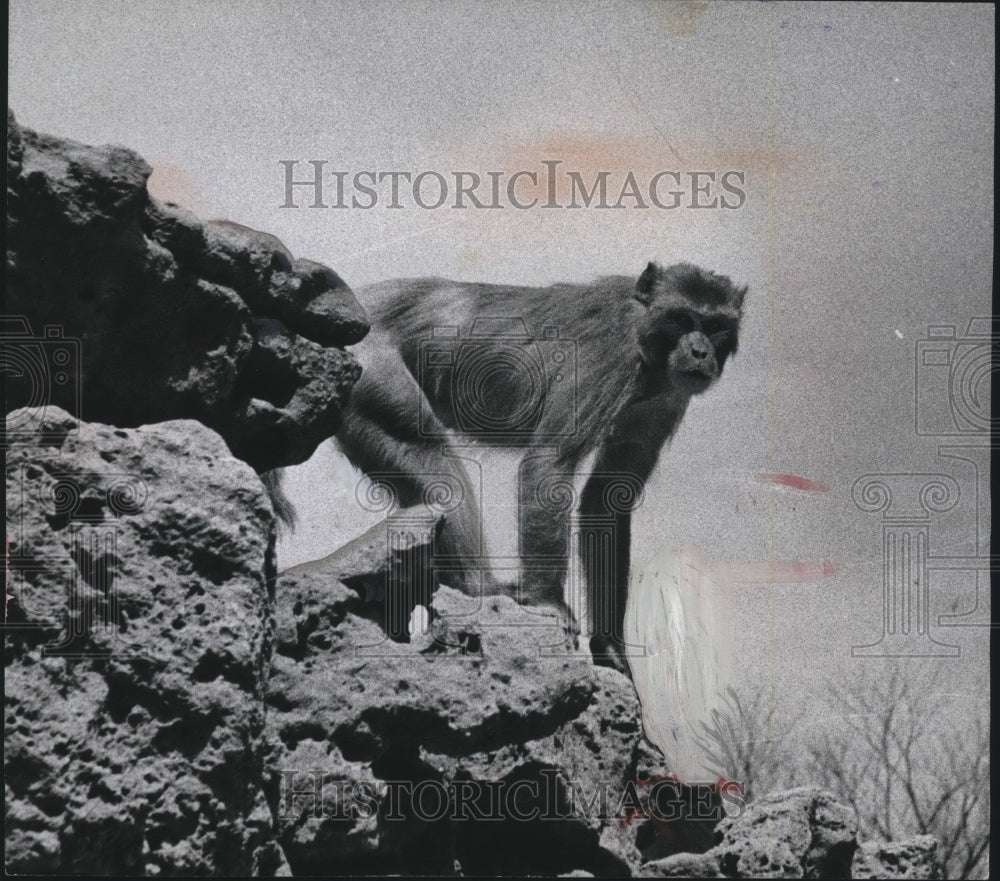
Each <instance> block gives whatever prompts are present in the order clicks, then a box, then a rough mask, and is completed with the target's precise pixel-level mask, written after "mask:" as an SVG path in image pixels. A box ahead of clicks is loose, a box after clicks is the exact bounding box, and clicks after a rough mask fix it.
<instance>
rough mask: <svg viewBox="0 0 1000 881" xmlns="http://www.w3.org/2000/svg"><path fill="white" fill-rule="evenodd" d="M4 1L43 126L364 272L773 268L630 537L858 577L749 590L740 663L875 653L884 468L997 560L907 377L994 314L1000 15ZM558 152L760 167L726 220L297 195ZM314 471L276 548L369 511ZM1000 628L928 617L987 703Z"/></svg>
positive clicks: (762, 669)
mask: <svg viewBox="0 0 1000 881" xmlns="http://www.w3.org/2000/svg"><path fill="white" fill-rule="evenodd" d="M10 11H11V16H10V49H9V74H10V85H9V103H10V106H11V107H12V108H13V110H14V112H15V113H16V115H17V117H18V119H19V121H20V122H21V123H22V124H23V125H26V126H28V127H31V128H35V129H38V130H41V131H45V132H48V133H51V134H57V135H62V136H68V137H72V138H75V139H77V140H81V141H84V142H89V143H105V142H114V143H119V144H124V145H126V146H129V147H131V148H134V149H135V150H137V151H138V152H139V153H141V154H142V155H143V156H144V157H145V158H146V159H147V160H148V161H149V162H150V163H151V164H152V165H153V167H154V175H153V178H152V180H151V183H150V187H151V189H152V190H153V191H154V193H156V194H157V195H159V196H160V197H162V198H169V199H173V200H176V201H178V202H181V203H182V204H185V205H188V206H189V207H191V208H193V209H194V210H195V211H197V212H199V213H200V214H201V215H202V216H205V217H226V218H229V219H232V220H235V221H238V222H240V223H244V224H247V225H249V226H253V227H256V228H260V229H263V230H266V231H268V232H271V233H274V234H276V235H278V236H279V237H280V238H281V239H282V240H283V241H284V242H285V243H286V244H287V245H288V246H289V247H290V248H291V250H292V251H293V252H294V253H296V254H297V255H299V256H303V257H309V258H311V259H315V260H319V261H322V262H325V263H327V264H329V265H330V266H332V267H333V268H334V269H336V270H337V271H338V272H339V273H340V274H341V275H342V276H343V277H344V279H345V280H346V281H347V282H348V283H349V284H351V285H352V286H354V287H355V288H357V287H361V286H362V285H364V284H366V283H368V282H372V281H375V280H378V279H382V278H388V277H396V276H414V275H440V276H446V277H452V278H461V279H468V280H485V281H492V282H508V283H519V284H547V283H550V282H554V281H585V280H587V279H589V278H592V277H594V276H597V275H604V274H613V273H623V274H628V275H637V274H638V273H639V272H640V271H641V269H642V268H643V266H644V265H645V263H646V261H647V260H649V259H654V258H655V259H660V260H664V261H667V262H670V261H674V260H680V259H684V260H691V261H694V262H697V263H701V264H703V265H705V266H708V267H710V268H713V269H716V270H719V271H722V272H725V273H727V274H729V275H731V276H732V277H733V278H734V279H736V280H738V281H740V282H742V283H746V284H749V285H750V294H749V296H748V300H747V315H746V319H745V330H744V333H743V336H742V343H741V351H740V352H739V354H738V356H737V357H736V358H735V360H734V361H733V362H732V363H731V364H730V365H729V366H728V367H727V375H726V376H725V377H724V378H723V381H722V382H721V384H720V385H719V387H718V388H716V389H714V390H713V391H712V392H711V393H710V394H708V395H706V396H705V397H704V398H702V399H700V400H698V401H697V402H696V403H695V404H694V405H693V406H692V408H691V411H690V412H689V415H688V417H687V419H686V421H685V424H684V425H683V427H682V429H681V431H680V432H679V434H678V436H677V438H676V440H675V442H674V444H673V447H672V449H671V450H670V451H669V453H668V454H667V456H666V457H665V459H664V462H663V466H662V467H661V469H660V471H659V472H658V474H657V476H656V477H655V478H654V480H653V481H652V483H651V485H650V488H649V492H648V493H647V501H646V503H645V506H644V507H643V509H642V510H641V511H640V512H639V514H638V516H637V535H636V544H637V551H638V556H639V557H640V558H641V557H642V556H643V555H649V554H652V553H655V551H656V549H657V548H659V547H661V546H662V545H663V543H665V542H668V543H679V542H681V541H690V542H693V543H694V544H696V545H697V546H698V547H700V548H701V549H702V551H703V552H704V553H705V554H706V555H708V556H709V557H711V558H714V559H726V560H729V561H731V562H733V563H735V564H744V563H746V564H753V563H760V562H765V561H770V560H778V561H792V562H795V561H798V562H814V561H827V562H832V563H835V564H837V565H838V566H839V567H840V568H839V570H838V572H837V574H835V575H833V576H831V577H827V578H823V579H821V580H817V581H813V582H808V583H799V584H796V583H789V584H778V585H769V584H757V585H754V586H747V587H746V588H745V589H744V590H743V591H742V592H741V593H740V595H739V597H738V598H737V612H738V614H737V615H736V616H735V620H736V626H735V631H734V634H733V640H734V643H733V645H734V648H735V651H736V653H737V655H738V657H739V658H740V659H741V660H740V671H741V672H740V675H741V676H742V677H744V678H745V679H748V680H754V681H770V682H773V683H775V684H776V685H777V686H778V688H779V690H780V691H782V692H788V693H797V694H798V693H809V692H811V691H813V690H814V689H815V688H816V687H817V683H819V682H821V681H822V679H823V677H824V676H827V675H830V674H835V675H861V674H862V673H864V672H865V671H870V670H877V668H878V664H879V663H880V662H879V661H877V660H867V661H859V660H852V659H851V658H850V657H849V649H850V645H851V644H853V643H857V642H874V641H875V640H877V638H878V635H879V632H880V624H879V615H880V609H881V603H882V587H881V585H882V582H881V544H880V543H881V535H882V533H881V528H882V527H881V520H880V515H879V514H877V513H863V512H862V511H860V510H859V509H858V508H857V507H856V505H855V504H854V502H853V501H852V499H851V487H852V484H853V483H854V481H855V480H856V479H857V478H858V477H860V476H861V475H863V474H866V473H871V472H914V471H918V472H926V473H937V472H944V473H947V474H950V475H952V476H953V477H954V479H955V480H956V481H958V484H959V486H960V488H961V499H960V501H959V503H958V504H957V505H956V507H955V508H954V509H952V511H950V512H948V513H947V514H942V515H935V516H934V519H933V520H932V526H931V554H932V555H934V554H937V555H949V556H970V555H975V554H976V537H975V536H976V534H975V528H976V517H977V505H976V498H975V487H976V485H975V480H974V476H975V475H974V471H973V470H972V468H971V466H963V465H961V463H956V461H954V460H950V461H949V460H945V459H942V458H941V457H940V456H938V455H937V449H938V445H939V444H940V443H942V442H945V441H948V440H949V438H947V437H930V436H919V435H918V434H917V433H916V431H915V427H914V426H915V423H914V418H915V413H914V406H915V388H916V385H915V383H916V382H917V381H918V379H919V380H920V381H921V382H923V381H931V380H927V379H921V377H920V376H918V375H917V368H916V360H915V345H916V342H917V340H919V339H921V338H922V337H923V336H924V335H925V334H926V331H927V326H928V325H929V324H951V325H956V326H957V327H958V328H959V330H958V333H959V335H961V334H962V333H963V332H964V330H965V327H966V325H967V324H968V321H969V319H970V318H972V317H974V316H977V315H988V314H989V311H990V290H991V284H992V268H991V267H992V240H993V229H992V212H993V197H992V193H993V125H994V110H993V105H994V84H993V79H994V63H995V59H994V47H993V41H994V10H993V8H992V7H991V6H985V5H974V4H952V5H943V6H931V5H916V4H900V5H867V4H861V3H850V4H825V3H810V4H803V5H798V4H794V3H781V4H771V3H759V2H753V3H727V4H721V3H711V4H701V3H666V2H662V3H661V2H648V3H638V2H637V3H618V2H615V3H575V2H574V3H560V2H534V3H525V2H511V0H504V2H495V3H491V2H478V3H468V4H461V3H445V2H439V3H433V2H419V3H418V2H391V3H389V2H386V3H382V2H357V3H328V2H319V0H316V2H296V3H290V2H285V3H283V2H278V0H260V2H256V0H212V2H208V0H202V2H190V0H188V2H180V0H173V2H170V3H127V2H110V0H86V2H66V0H64V2H44V0H30V2H28V0H14V2H12V3H11V7H10ZM546 159H549V160H561V161H562V162H563V163H564V165H563V166H562V168H563V169H564V170H570V169H577V170H579V171H580V172H581V173H582V174H583V175H584V177H587V178H588V179H590V178H593V176H594V174H595V173H596V172H597V171H598V170H602V169H603V170H610V171H611V172H612V178H613V180H615V181H617V182H620V181H621V180H622V179H623V178H624V176H625V175H626V174H627V173H628V172H629V171H632V172H634V174H635V175H636V176H637V178H638V179H640V180H648V179H649V178H650V177H651V176H652V175H653V174H655V173H656V172H658V171H662V170H672V171H678V172H681V173H682V174H687V173H688V172H691V171H699V170H709V171H716V172H720V173H721V172H724V171H727V170H737V171H740V172H742V173H743V174H744V175H745V187H744V190H745V193H746V199H745V203H744V204H743V205H742V206H741V207H739V208H737V209H732V210H724V209H721V208H717V209H710V210H695V209H690V208H684V207H682V208H680V209H677V210H659V209H656V208H654V207H650V208H646V209H640V208H637V207H629V208H626V209H624V210H600V209H583V210H575V211H573V210H544V209H542V208H534V209H532V210H526V211H519V210H516V209H513V208H507V209H504V210H457V209H452V208H449V207H442V208H440V209H435V210H424V209H421V208H419V207H417V206H414V205H412V204H409V205H408V206H407V207H404V208H403V209H400V210H393V209H390V208H388V207H386V204H385V202H384V200H383V201H382V202H380V203H379V204H378V205H377V206H375V207H374V208H371V209H368V210H365V209H361V208H357V209H355V208H348V209H345V210H334V209H312V208H309V207H300V208H298V209H290V208H282V207H281V206H282V204H283V202H284V199H285V196H284V170H283V167H282V165H281V164H280V163H281V162H282V160H297V161H298V162H299V163H301V165H299V166H297V168H298V171H297V172H296V173H297V174H299V175H300V176H304V175H305V174H306V172H307V171H308V166H307V165H306V164H305V163H306V162H307V161H309V160H325V161H326V162H327V166H325V167H326V169H327V170H330V171H332V170H339V171H344V172H347V173H348V178H350V177H351V176H353V174H354V173H356V172H359V171H364V170H376V171H389V170H399V171H410V172H411V173H413V174H417V173H419V172H421V171H426V170H436V171H438V172H440V173H442V174H445V175H446V176H447V175H450V174H451V173H452V172H453V171H457V170H468V171H474V172H477V173H479V174H480V175H482V176H484V177H485V175H486V173H487V172H489V171H491V170H503V171H505V172H506V173H507V174H511V173H513V172H514V171H516V170H520V169H527V170H534V171H541V170H542V166H541V164H540V163H541V162H542V160H546ZM612 189H614V185H612ZM300 201H301V203H302V204H303V206H305V205H306V204H308V202H309V200H308V199H306V198H305V197H304V196H303V197H302V199H301V200H300ZM630 205H631V203H630ZM956 345H958V344H957V343H956ZM938 369H939V370H940V367H939V368H938ZM945 371H946V372H947V368H945ZM927 375H928V374H926V373H925V374H924V377H926V376H927ZM942 388H947V382H945V384H944V386H942ZM979 390H980V392H982V387H981V386H980V389H979ZM938 405H939V406H942V404H941V399H940V397H939V399H938ZM952 439H953V438H952ZM966 439H967V440H968V441H969V442H972V443H976V442H980V443H981V442H982V437H981V435H975V434H974V433H973V434H971V435H969V436H967V437H966ZM320 458H321V459H322V461H319V460H317V461H316V462H314V463H312V465H311V466H304V467H303V468H300V469H297V471H296V473H294V474H293V475H292V486H293V491H294V492H295V493H297V495H298V499H299V501H300V503H301V504H303V505H304V506H305V507H306V509H307V511H308V512H309V515H308V517H307V520H308V521H309V522H307V524H306V526H305V527H304V528H303V530H302V531H301V532H300V534H299V535H298V537H296V538H295V539H294V540H293V541H292V542H290V543H289V542H286V543H284V544H283V545H282V553H283V559H282V560H281V563H282V565H290V564H291V563H294V562H298V561H301V560H302V559H306V558H309V557H312V556H320V555H323V554H326V553H329V552H330V551H331V550H333V549H334V547H335V546H336V544H337V542H338V541H339V540H340V538H341V537H342V536H341V533H340V532H339V531H338V530H340V529H342V528H345V524H346V527H348V528H349V526H350V524H352V523H360V519H356V518H354V515H353V514H351V513H350V512H348V511H346V510H345V508H344V506H343V502H342V494H338V493H340V492H341V491H340V490H337V489H336V488H335V487H332V486H331V488H330V489H329V490H327V489H326V488H320V489H318V488H317V487H325V475H326V474H327V473H328V471H329V469H330V467H331V466H330V463H329V460H330V458H331V457H330V456H329V455H327V454H326V452H324V454H323V455H322V456H321V457H320ZM761 473H791V474H795V475H798V476H801V477H804V478H807V479H808V480H811V481H814V482H816V483H819V484H822V485H823V486H825V487H827V488H828V490H829V491H828V492H805V491H801V490H794V489H789V488H783V487H774V486H771V485H768V484H766V483H763V482H761V480H760V478H759V475H760V474H761ZM981 501H982V500H981ZM981 510H983V511H986V510H988V506H986V507H983V508H982V509H981ZM330 523H334V524H336V525H337V528H334V529H331V528H330V527H329V526H328V524H330ZM979 528H980V530H981V531H982V532H984V534H985V533H988V529H989V523H988V520H986V521H985V522H984V520H983V519H982V516H981V515H980V520H979ZM973 567H974V564H970V569H969V572H964V573H963V572H959V573H957V574H955V573H953V574H951V575H948V576H947V579H946V578H945V577H944V576H940V577H938V578H937V580H934V579H932V581H931V587H932V603H933V608H934V609H935V611H936V612H937V611H941V610H944V609H952V608H953V609H957V610H959V611H962V610H967V609H971V608H972V607H973V606H974V605H975V595H976V587H975V581H974V576H973V575H972V574H970V573H971V571H972V568H973ZM986 599H987V598H986V597H981V600H982V601H986ZM973 618H974V619H975V620H979V621H982V620H983V616H982V615H978V616H973ZM987 634H988V631H987V630H985V629H983V628H981V627H980V628H969V627H962V628H953V629H951V630H949V631H948V632H947V633H944V634H941V633H940V632H939V633H938V636H939V638H941V639H942V640H943V641H946V642H949V643H954V644H958V645H960V646H961V649H962V656H961V658H960V659H957V660H954V661H942V663H944V664H947V665H949V669H951V670H952V671H953V672H954V681H955V683H956V684H957V686H958V687H959V688H966V687H967V688H968V693H969V695H970V698H972V699H985V691H984V689H985V684H984V683H985V682H986V673H987V672H988V671H987V666H986V665H987V657H988V656H987V645H988V643H987Z"/></svg>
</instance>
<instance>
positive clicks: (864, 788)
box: [805, 661, 990, 878]
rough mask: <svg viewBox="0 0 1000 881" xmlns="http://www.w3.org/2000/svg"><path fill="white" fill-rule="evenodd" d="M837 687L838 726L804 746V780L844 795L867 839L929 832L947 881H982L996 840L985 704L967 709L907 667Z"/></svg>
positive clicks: (924, 672)
mask: <svg viewBox="0 0 1000 881" xmlns="http://www.w3.org/2000/svg"><path fill="white" fill-rule="evenodd" d="M910 663H911V666H910V667H909V668H908V669H904V668H903V667H902V666H900V664H898V663H895V664H890V665H887V666H886V667H885V668H884V675H883V676H882V677H880V678H878V679H873V678H867V679H864V680H857V681H854V682H852V683H850V684H847V685H836V684H834V685H831V687H830V695H829V704H830V707H831V710H832V711H833V712H834V713H835V714H836V715H835V717H834V718H835V719H836V720H837V723H838V724H835V725H831V724H826V725H824V728H823V731H822V732H821V733H820V734H819V735H818V736H817V737H815V738H809V740H808V741H807V742H806V743H805V748H806V751H807V754H808V759H807V763H806V767H807V770H808V776H809V777H811V778H812V780H814V781H815V782H816V783H819V784H820V785H824V786H827V787H829V788H830V789H833V790H834V791H835V792H837V793H839V794H840V795H842V796H843V797H844V798H846V799H847V800H848V801H849V802H850V804H851V805H852V806H853V807H854V809H855V810H856V812H857V815H858V822H859V826H860V830H861V834H862V835H863V836H868V837H873V838H882V839H885V840H886V841H892V840H894V839H899V838H905V837H907V836H910V835H915V834H928V835H933V836H934V837H935V838H937V840H938V842H939V843H940V849H939V851H938V859H939V861H940V863H941V867H942V871H943V873H944V877H945V878H985V877H987V863H988V858H989V843H990V818H989V786H990V755H989V720H988V716H987V713H988V701H985V702H984V701H980V702H979V703H978V705H976V706H974V707H973V708H972V709H971V711H970V709H969V707H968V704H966V705H965V706H963V705H962V703H961V701H958V700H956V698H957V697H961V696H957V695H954V694H949V693H947V692H946V690H945V689H943V688H942V687H941V682H940V676H939V668H937V667H935V666H933V665H931V666H928V665H927V664H926V663H921V662H918V661H911V662H910Z"/></svg>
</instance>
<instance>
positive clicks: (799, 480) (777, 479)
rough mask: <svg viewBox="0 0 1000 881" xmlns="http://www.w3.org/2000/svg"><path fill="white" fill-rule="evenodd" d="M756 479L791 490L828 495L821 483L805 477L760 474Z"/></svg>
mask: <svg viewBox="0 0 1000 881" xmlns="http://www.w3.org/2000/svg"><path fill="white" fill-rule="evenodd" d="M757 479H758V480H759V481H760V482H761V483H770V484H772V485H774V486H787V487H790V488H791V489H800V490H802V491H803V492H810V493H828V492H829V491H830V488H829V487H828V486H823V484H822V483H817V482H816V481H815V480H809V478H807V477H799V476H798V475H797V474H771V473H768V472H761V473H760V474H758V475H757Z"/></svg>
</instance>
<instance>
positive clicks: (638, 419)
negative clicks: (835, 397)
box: [336, 262, 747, 675]
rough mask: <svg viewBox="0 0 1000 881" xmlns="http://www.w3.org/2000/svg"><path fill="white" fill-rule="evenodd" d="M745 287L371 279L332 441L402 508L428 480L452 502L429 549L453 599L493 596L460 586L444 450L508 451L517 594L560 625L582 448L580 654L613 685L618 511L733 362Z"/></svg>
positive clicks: (465, 546) (671, 280) (455, 476)
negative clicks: (476, 445) (352, 379)
mask: <svg viewBox="0 0 1000 881" xmlns="http://www.w3.org/2000/svg"><path fill="white" fill-rule="evenodd" d="M746 292H747V287H746V286H743V287H740V286H738V285H736V284H734V283H733V282H732V281H731V280H730V279H729V278H728V277H726V276H723V275H719V274H716V273H714V272H710V271H707V270H704V269H701V268H699V267H697V266H694V265H692V264H689V263H678V264H675V265H671V266H667V267H664V266H663V265H661V264H660V263H656V262H650V263H649V264H648V265H647V266H646V268H645V270H644V271H643V272H642V273H641V274H640V276H639V278H638V280H637V281H635V280H634V277H632V278H629V277H625V276H609V277H604V278H599V279H597V280H596V281H594V282H592V283H590V284H583V285H580V284H555V285H552V286H549V287H544V288H534V287H514V286H504V285H489V284H478V283H460V282H452V281H447V280H444V279H440V278H418V279H403V280H398V281H392V282H386V283H379V284H376V285H374V286H372V287H370V288H368V289H367V290H366V291H359V299H361V300H362V301H363V302H365V301H366V300H367V301H369V302H372V303H374V304H375V305H374V306H373V307H372V308H371V310H370V311H371V312H372V332H371V334H370V336H369V338H368V340H366V341H365V344H363V345H362V346H361V347H359V348H358V350H357V354H358V357H359V360H360V361H361V363H362V374H361V378H360V379H359V380H358V382H357V384H356V386H355V387H354V389H353V391H352V393H351V396H350V399H349V402H348V404H347V407H346V409H345V411H344V413H343V421H342V425H341V428H340V429H339V431H338V433H337V435H336V439H337V443H338V445H339V447H340V449H341V450H342V451H343V453H344V454H346V456H347V457H348V459H349V460H350V461H351V462H352V463H353V464H354V465H355V466H357V467H358V468H359V469H360V470H361V471H363V472H365V473H366V474H368V475H370V476H374V477H375V478H376V479H377V480H378V481H381V482H384V483H386V484H389V485H390V486H391V488H392V490H393V491H394V492H395V494H396V497H397V500H398V502H399V504H400V505H401V506H403V507H405V506H409V505H412V504H416V503H419V502H420V501H421V500H426V498H427V496H428V494H429V493H431V494H432V493H433V492H434V489H435V484H438V485H440V484H441V482H442V481H443V482H444V483H446V484H448V490H449V492H450V493H451V494H453V495H455V496H457V497H461V498H464V499H465V500H466V502H465V503H463V504H461V505H459V506H458V507H457V508H456V509H455V510H454V511H453V512H450V513H448V514H447V515H446V518H445V522H444V524H443V528H442V531H441V534H440V543H439V547H438V548H437V555H438V559H440V560H443V561H450V564H449V566H450V569H451V575H450V576H448V577H451V578H452V581H454V582H455V585H454V586H457V587H458V588H459V589H462V590H466V591H467V592H469V593H473V592H475V591H476V590H486V591H487V592H492V591H493V590H495V589H496V585H494V584H491V583H490V582H489V577H488V575H486V576H484V575H482V574H481V573H480V576H479V577H478V578H472V577H470V575H471V574H472V573H473V570H476V569H477V568H482V567H481V566H480V567H477V560H478V559H479V558H480V557H481V535H480V526H479V518H478V512H477V511H476V510H475V506H474V504H473V503H472V501H471V485H470V481H469V478H468V473H467V472H466V470H465V469H464V467H463V466H462V464H461V461H460V459H459V458H457V457H456V456H455V454H454V453H455V450H454V447H453V444H454V441H455V439H456V438H460V439H472V440H474V441H475V442H485V443H489V444H495V445H501V446H508V447H516V448H520V449H521V450H522V451H523V455H522V457H521V465H520V472H519V490H518V493H519V494H518V504H519V517H518V519H519V526H518V546H519V555H520V559H521V566H522V577H521V583H520V585H518V592H517V596H516V599H517V600H518V601H519V602H521V603H524V604H527V605H532V606H539V607H545V608H546V609H547V610H551V611H553V612H555V613H557V614H560V615H564V616H566V617H565V622H566V626H567V627H568V628H569V629H574V628H575V627H576V624H575V620H574V619H573V618H572V614H571V612H570V611H569V610H568V608H567V607H566V604H565V603H564V601H563V583H564V579H565V576H566V573H567V566H568V565H569V563H568V560H569V544H570V524H571V516H572V505H571V504H570V503H569V502H570V487H571V486H572V480H573V478H574V477H575V475H576V473H577V471H578V470H579V469H580V467H581V464H582V463H583V460H584V459H585V458H587V457H588V456H589V455H590V454H592V453H596V457H595V459H594V466H593V468H592V470H591V473H590V475H589V476H588V477H587V479H586V482H585V484H584V488H583V491H582V494H581V496H580V500H579V506H578V508H579V510H578V520H579V524H580V525H579V529H580V536H579V541H578V544H579V547H580V560H581V568H582V572H583V576H584V580H585V582H586V586H587V598H588V606H589V613H590V615H589V617H590V624H591V636H590V649H591V652H592V655H593V658H594V661H595V663H598V664H604V665H607V666H612V667H615V668H617V669H619V670H621V671H622V672H624V673H625V674H626V675H629V670H628V666H627V662H626V655H627V652H626V646H625V641H624V637H623V633H624V620H625V605H626V599H627V591H628V579H629V568H630V544H631V514H632V510H633V509H634V507H635V505H636V504H637V502H638V500H639V499H640V498H641V494H642V492H643V488H644V487H645V484H646V482H647V480H648V479H649V477H650V474H651V473H652V471H653V469H654V467H655V466H656V464H657V461H658V458H659V455H660V451H661V449H662V448H663V447H664V445H665V444H666V443H667V442H668V441H669V440H670V438H671V437H672V436H673V435H674V433H675V432H676V431H677V427H678V425H679V424H680V422H681V420H682V419H683V417H684V413H685V411H686V409H687V406H688V403H689V401H690V399H691V398H692V397H693V396H694V395H699V394H702V393H703V392H705V391H706V390H707V389H708V388H709V387H710V386H712V385H713V384H714V383H715V382H716V381H717V380H718V378H719V376H720V375H721V373H722V369H723V367H724V365H725V363H726V361H727V360H728V359H729V358H730V357H731V356H732V355H733V354H735V352H736V350H737V345H738V335H739V326H740V319H741V316H742V309H743V300H744V296H745V294H746ZM438 489H440V486H438ZM595 524H596V525H595ZM439 581H441V582H442V583H448V582H447V581H446V580H445V576H442V577H441V578H439Z"/></svg>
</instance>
